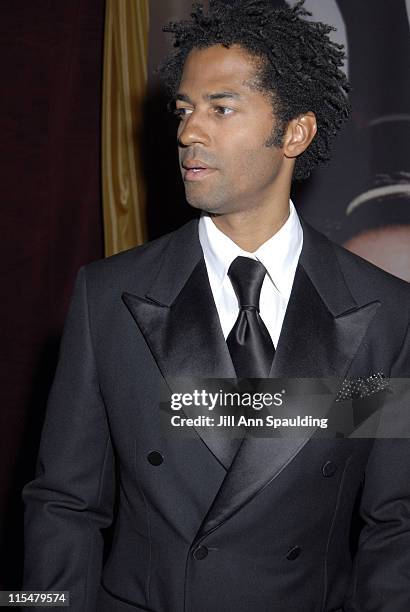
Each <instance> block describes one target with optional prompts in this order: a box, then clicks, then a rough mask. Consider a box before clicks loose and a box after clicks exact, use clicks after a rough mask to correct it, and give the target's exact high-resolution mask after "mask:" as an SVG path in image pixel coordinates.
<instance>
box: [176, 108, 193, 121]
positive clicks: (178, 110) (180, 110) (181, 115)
mask: <svg viewBox="0 0 410 612" xmlns="http://www.w3.org/2000/svg"><path fill="white" fill-rule="evenodd" d="M190 113H192V111H191V110H190V109H189V108H175V109H174V115H176V116H177V117H178V118H179V119H183V118H184V117H186V116H187V115H189V114H190Z"/></svg>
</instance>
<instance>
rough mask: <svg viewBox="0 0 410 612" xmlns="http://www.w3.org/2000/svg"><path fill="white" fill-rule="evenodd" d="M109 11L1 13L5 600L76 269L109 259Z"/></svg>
mask: <svg viewBox="0 0 410 612" xmlns="http://www.w3.org/2000/svg"><path fill="white" fill-rule="evenodd" d="M103 30H104V0H59V1H58V2H56V1H55V0H36V1H33V0H31V1H30V2H26V1H24V0H17V1H16V0H8V1H7V0H2V2H1V4H0V78H1V84H2V87H1V89H2V94H1V96H0V168H1V170H0V172H1V190H0V194H1V195H0V202H1V215H0V224H1V225H0V227H1V230H2V231H1V238H0V245H1V247H0V248H1V249H2V252H3V254H2V257H1V261H2V263H3V267H4V269H3V274H2V295H1V301H0V320H1V328H2V338H1V343H0V346H1V355H0V359H1V363H0V371H1V375H2V382H1V389H2V399H1V404H0V435H1V443H0V465H1V470H0V551H1V552H0V589H13V588H14V589H16V588H19V583H20V572H21V548H22V504H21V497H20V495H21V488H22V486H23V485H24V483H25V482H26V481H27V480H29V479H30V478H32V476H33V473H34V463H35V457H36V454H37V449H38V442H39V435H40V430H41V426H42V422H43V416H44V410H45V405H46V397H47V394H48V390H49V385H50V381H51V379H52V376H53V371H54V367H55V361H56V354H57V350H58V343H59V339H60V335H61V330H62V325H63V321H64V318H65V313H66V309H67V305H68V300H69V297H70V294H71V291H72V285H73V281H74V278H75V274H76V271H77V270H78V268H79V267H80V266H81V265H82V264H84V263H87V262H89V261H91V260H93V259H98V258H99V257H102V256H103V236H102V215H101V193H100V110H101V109H100V106H101V79H102V55H103Z"/></svg>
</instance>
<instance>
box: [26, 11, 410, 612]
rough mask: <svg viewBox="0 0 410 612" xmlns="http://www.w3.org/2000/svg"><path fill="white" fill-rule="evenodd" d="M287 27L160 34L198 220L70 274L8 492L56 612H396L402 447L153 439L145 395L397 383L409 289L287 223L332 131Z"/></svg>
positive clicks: (309, 39)
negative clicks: (33, 438) (109, 536)
mask: <svg viewBox="0 0 410 612" xmlns="http://www.w3.org/2000/svg"><path fill="white" fill-rule="evenodd" d="M305 15H306V13H305V11H304V9H303V8H302V6H301V5H300V4H298V5H297V6H296V7H295V8H293V9H281V10H274V9H273V8H272V7H271V5H270V3H269V2H268V1H265V0H261V1H257V0H253V1H251V0H248V1H241V2H235V3H224V2H221V1H215V2H211V6H210V9H209V11H208V12H206V11H204V10H203V9H202V8H201V7H197V8H196V9H195V11H194V12H193V14H192V16H191V19H190V21H188V22H182V23H179V24H172V25H171V26H170V28H169V30H171V31H173V32H174V34H175V38H176V45H177V46H176V51H175V53H174V54H173V55H172V56H171V58H170V59H169V60H168V61H167V63H166V64H165V65H164V67H163V69H162V73H163V76H164V77H165V79H166V81H167V83H168V86H169V88H170V90H171V92H172V94H173V96H174V100H175V112H176V114H177V115H178V116H179V118H180V123H179V128H178V147H179V156H180V164H181V172H182V177H183V180H184V184H185V189H186V196H187V200H188V202H189V203H190V204H191V205H192V206H194V207H196V208H198V209H200V210H201V211H202V212H203V215H202V217H201V219H200V221H199V224H198V222H197V221H192V222H190V223H188V224H187V225H185V226H184V227H182V228H181V229H179V230H177V231H176V232H174V233H172V234H169V235H167V236H165V237H163V238H161V239H159V240H157V241H154V242H152V243H150V244H146V245H144V246H142V247H140V248H137V249H133V250H131V251H128V252H126V253H122V254H120V255H117V256H115V257H112V258H109V259H106V260H105V261H101V262H97V263H94V264H91V265H90V266H87V267H86V268H85V269H82V270H81V271H80V273H79V276H78V280H77V284H76V288H75V292H74V297H73V302H72V306H71V309H70V313H69V316H68V320H67V324H66V329H65V333H64V338H63V342H62V348H61V358H60V363H59V367H58V371H57V375H56V379H55V383H54V385H53V389H52V392H51V396H50V401H49V407H48V412H47V417H46V422H45V427H44V433H43V437H42V443H41V449H40V456H39V462H38V474H37V477H36V479H35V480H34V481H33V482H32V483H29V484H28V485H27V486H26V487H25V490H24V500H25V503H26V505H27V511H26V550H27V553H26V564H25V584H24V587H25V588H33V589H34V588H35V589H43V590H69V591H70V595H71V609H72V610H76V611H77V610H78V611H80V610H81V611H87V612H89V611H90V612H91V611H93V610H98V611H100V610H106V611H107V612H108V611H109V612H115V611H117V610H118V611H124V612H125V611H126V610H152V611H156V612H177V611H181V612H182V611H186V612H188V611H189V612H208V611H209V610H215V611H216V612H221V611H232V612H233V611H235V612H237V611H243V612H245V611H246V612H249V611H255V612H268V611H269V612H272V611H274V612H285V611H286V612H291V611H292V612H293V611H294V612H296V611H297V612H316V611H317V612H319V611H326V612H330V611H333V612H335V611H336V610H344V611H345V612H359V611H360V612H373V611H376V610H377V611H378V612H382V611H383V612H405V611H406V612H407V611H408V609H409V605H410V571H409V567H410V530H409V528H410V447H409V444H408V441H407V440H404V439H403V440H392V439H386V438H385V439H377V440H372V439H370V438H362V439H360V438H351V439H344V438H335V437H331V436H329V437H328V438H324V439H316V437H315V436H311V437H309V436H305V437H304V438H303V439H301V438H300V437H298V438H297V439H295V438H286V437H284V438H275V439H274V438H269V437H264V438H261V437H257V436H252V435H249V431H248V432H245V433H243V432H242V438H241V437H240V436H238V437H237V438H236V440H235V439H232V438H228V437H226V438H224V437H221V436H217V435H216V434H215V432H214V430H212V428H211V427H208V428H207V427H198V428H196V429H193V428H191V430H190V431H191V433H192V435H187V436H182V437H179V438H176V437H175V436H172V435H166V433H164V430H162V429H161V416H160V409H159V403H160V400H161V397H160V389H161V387H162V385H163V382H164V380H166V381H167V383H168V384H169V385H170V386H172V384H173V382H172V381H173V380H174V379H175V378H178V377H185V378H189V377H194V378H197V379H198V378H199V379H201V378H202V379H212V378H214V379H221V378H229V379H231V378H235V376H238V377H239V378H246V377H248V378H261V379H263V378H271V379H275V378H288V379H289V378H297V377H301V378H313V379H326V378H329V377H333V378H334V377H337V378H338V379H339V380H340V384H342V381H343V380H345V382H346V381H352V380H353V381H358V380H361V381H362V382H363V381H369V380H371V378H372V377H375V376H376V377H377V376H379V375H380V376H381V375H383V376H384V377H386V378H388V377H404V376H406V375H407V374H408V372H409V352H408V349H409V338H408V324H409V312H408V303H409V290H408V286H407V285H406V284H405V283H404V282H402V281H399V280H398V279H395V278H394V277H392V276H390V275H388V274H386V273H384V272H382V271H380V270H378V269H377V268H375V267H374V266H372V265H370V264H368V263H366V262H365V261H363V260H361V259H359V258H358V257H356V256H354V255H352V254H350V253H349V252H347V251H345V250H344V249H343V248H340V247H338V246H336V245H334V244H332V243H330V242H329V241H328V240H327V239H326V238H325V237H324V236H322V235H321V234H319V233H317V232H316V231H315V230H313V229H312V228H311V227H309V226H308V225H307V224H305V223H303V222H301V221H299V218H298V216H297V214H296V211H295V209H294V207H293V205H292V204H289V194H290V187H291V181H292V178H302V177H304V176H307V175H308V174H309V172H310V170H311V169H312V168H313V167H314V165H315V164H317V163H318V162H320V161H322V160H323V159H325V158H327V156H328V151H329V145H330V141H331V138H332V136H333V135H334V133H335V132H336V131H337V129H338V127H340V125H341V123H342V121H343V119H344V118H345V116H346V114H347V110H348V103H347V101H346V95H345V93H346V88H347V83H346V80H345V77H344V75H343V73H342V72H341V71H340V65H341V61H342V52H341V50H340V49H339V48H337V47H336V46H335V45H334V44H332V43H331V42H330V41H329V39H328V36H327V34H328V32H329V28H328V27H326V26H324V25H323V24H314V23H310V22H308V21H306V20H305ZM347 180H348V177H347ZM331 197H332V194H329V200H330V201H331ZM171 205H172V206H174V205H175V203H172V202H170V206H171ZM359 377H360V378H359ZM346 384H349V383H348V382H347V383H346ZM376 395H377V394H376ZM335 405H336V406H337V403H336V404H335ZM341 405H342V404H341ZM112 523H113V528H114V535H113V541H112V545H111V547H110V550H109V551H107V556H108V558H107V560H106V562H105V564H103V536H102V530H103V529H104V528H107V527H108V526H110V525H111V524H112ZM358 528H360V534H359V536H358V537H354V535H355V533H354V530H355V529H358Z"/></svg>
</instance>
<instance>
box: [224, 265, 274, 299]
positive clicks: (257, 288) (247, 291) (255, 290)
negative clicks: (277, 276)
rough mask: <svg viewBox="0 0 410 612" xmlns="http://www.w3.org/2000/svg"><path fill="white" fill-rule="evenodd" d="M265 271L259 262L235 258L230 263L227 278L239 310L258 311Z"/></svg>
mask: <svg viewBox="0 0 410 612" xmlns="http://www.w3.org/2000/svg"><path fill="white" fill-rule="evenodd" d="M265 274H266V269H265V267H264V265H263V264H261V262H260V261H257V260H256V259H250V258H249V257H237V258H236V259H234V260H233V262H232V263H231V265H230V267H229V270H228V276H229V278H230V279H231V283H232V286H233V289H234V291H235V294H236V297H237V299H238V303H239V307H240V309H241V310H254V309H255V310H257V311H259V298H260V294H261V289H262V283H263V279H264V278H265Z"/></svg>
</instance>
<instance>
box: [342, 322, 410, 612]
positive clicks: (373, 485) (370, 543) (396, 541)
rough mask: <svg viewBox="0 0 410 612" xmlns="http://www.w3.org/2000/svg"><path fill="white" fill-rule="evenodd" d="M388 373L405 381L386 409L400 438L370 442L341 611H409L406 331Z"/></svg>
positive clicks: (409, 351)
mask: <svg viewBox="0 0 410 612" xmlns="http://www.w3.org/2000/svg"><path fill="white" fill-rule="evenodd" d="M390 374H391V378H392V379H394V378H401V379H406V380H405V381H403V382H404V385H403V387H402V388H403V389H404V391H403V394H402V395H401V396H399V398H398V400H393V404H392V410H393V414H394V415H395V416H394V418H395V419H396V415H397V423H396V424H397V430H398V431H399V432H400V433H399V434H398V435H401V437H397V438H391V437H390V434H389V435H388V437H387V436H386V437H384V438H383V437H379V438H378V439H376V440H375V441H374V446H373V449H372V452H371V454H370V457H369V461H368V464H367V467H366V472H365V481H364V488H363V495H362V500H361V508H360V510H361V517H362V519H363V522H364V526H363V529H362V531H361V534H360V540H359V547H358V551H357V554H356V558H355V571H354V577H353V581H352V593H351V598H349V601H348V602H347V603H346V604H345V608H344V609H345V610H346V612H406V611H407V612H408V610H410V439H409V435H408V432H409V422H410V397H409V396H410V392H409V390H410V387H409V380H410V338H409V330H408V331H407V336H406V338H405V340H404V342H403V345H402V347H401V350H400V352H399V354H398V357H397V359H396V361H395V363H394V365H393V367H392V370H391V373H390ZM387 408H388V410H389V409H390V407H389V406H388V407H387ZM400 430H401V431H400ZM388 431H389V432H390V431H392V428H391V427H389V428H388ZM393 431H396V429H395V430H393ZM404 436H406V437H404Z"/></svg>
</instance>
